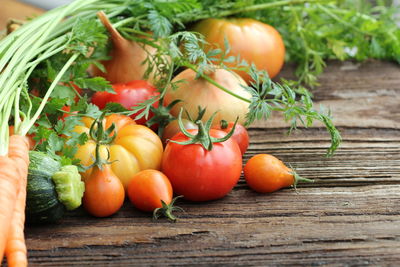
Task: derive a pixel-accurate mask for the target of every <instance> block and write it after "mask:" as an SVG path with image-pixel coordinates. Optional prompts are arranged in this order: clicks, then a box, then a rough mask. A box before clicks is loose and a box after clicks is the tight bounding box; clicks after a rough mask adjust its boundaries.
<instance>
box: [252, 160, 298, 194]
mask: <svg viewBox="0 0 400 267" xmlns="http://www.w3.org/2000/svg"><path fill="white" fill-rule="evenodd" d="M291 172H292V170H291V169H290V168H288V167H287V166H286V165H285V164H284V163H283V162H282V161H281V160H279V159H277V158H276V157H274V156H272V155H269V154H258V155H255V156H253V157H252V158H250V159H249V160H248V161H247V162H246V164H245V166H244V177H245V180H246V183H247V184H248V186H249V187H250V188H251V189H253V190H254V191H256V192H259V193H272V192H275V191H277V190H279V189H281V188H284V187H289V186H291V185H293V183H294V182H295V180H294V176H293V174H292V173H291Z"/></svg>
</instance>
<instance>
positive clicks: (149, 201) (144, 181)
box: [127, 170, 172, 212]
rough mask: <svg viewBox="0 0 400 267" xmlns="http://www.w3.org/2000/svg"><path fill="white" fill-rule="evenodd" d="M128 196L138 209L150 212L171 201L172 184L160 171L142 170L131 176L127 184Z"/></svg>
mask: <svg viewBox="0 0 400 267" xmlns="http://www.w3.org/2000/svg"><path fill="white" fill-rule="evenodd" d="M127 193H128V197H129V200H130V201H131V203H132V204H133V205H134V206H135V207H136V208H137V209H139V210H142V211H148V212H152V211H154V210H155V209H157V208H161V207H162V204H161V200H162V201H164V202H165V204H167V205H168V204H170V203H171V201H172V185H171V182H170V181H169V180H168V178H167V176H165V175H164V174H163V173H162V172H160V171H157V170H143V171H140V172H138V173H137V174H135V175H134V177H132V179H131V181H130V183H129V185H128V191H127Z"/></svg>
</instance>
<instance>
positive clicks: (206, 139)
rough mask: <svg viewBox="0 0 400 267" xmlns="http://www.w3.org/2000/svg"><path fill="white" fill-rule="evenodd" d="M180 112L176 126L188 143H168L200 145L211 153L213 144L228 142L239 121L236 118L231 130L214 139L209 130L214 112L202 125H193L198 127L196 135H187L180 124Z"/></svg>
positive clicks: (181, 123) (198, 121)
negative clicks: (177, 125)
mask: <svg viewBox="0 0 400 267" xmlns="http://www.w3.org/2000/svg"><path fill="white" fill-rule="evenodd" d="M182 112H183V109H181V111H180V112H179V116H178V124H179V128H180V130H181V132H182V133H183V134H184V135H185V136H186V137H188V138H189V140H188V141H185V142H178V141H175V140H170V142H173V143H176V144H180V145H191V144H201V145H202V146H203V147H204V148H205V149H207V150H208V151H211V150H212V148H213V143H222V142H225V141H226V140H228V139H229V138H230V137H231V136H232V135H233V133H234V131H235V127H236V124H237V121H238V119H239V117H238V118H236V121H235V124H234V125H233V127H232V130H231V131H230V132H229V133H228V134H227V135H225V136H224V137H221V138H215V137H212V136H210V129H211V126H212V122H213V120H214V117H215V115H216V114H217V112H214V113H213V114H212V116H211V117H210V119H209V120H208V121H207V122H206V123H205V124H203V122H202V121H201V120H197V121H196V122H195V123H196V125H197V126H198V131H197V133H196V135H194V134H191V133H189V132H188V131H187V130H186V129H185V126H184V125H183V122H182Z"/></svg>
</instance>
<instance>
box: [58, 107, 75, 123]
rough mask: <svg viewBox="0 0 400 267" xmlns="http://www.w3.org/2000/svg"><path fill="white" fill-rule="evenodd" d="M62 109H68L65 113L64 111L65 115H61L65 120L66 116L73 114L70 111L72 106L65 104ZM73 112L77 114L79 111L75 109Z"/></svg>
mask: <svg viewBox="0 0 400 267" xmlns="http://www.w3.org/2000/svg"><path fill="white" fill-rule="evenodd" d="M61 109H62V110H63V111H66V112H65V113H63V115H62V117H61V119H62V120H63V121H64V120H65V118H67V117H69V116H71V114H70V113H68V112H71V107H70V106H63V107H62V108H61ZM72 113H74V114H77V113H78V111H74V112H72Z"/></svg>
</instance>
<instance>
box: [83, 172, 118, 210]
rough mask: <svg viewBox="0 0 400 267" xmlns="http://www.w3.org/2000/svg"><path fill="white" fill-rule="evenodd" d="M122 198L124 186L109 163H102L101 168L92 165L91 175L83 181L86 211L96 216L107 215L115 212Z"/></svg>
mask: <svg viewBox="0 0 400 267" xmlns="http://www.w3.org/2000/svg"><path fill="white" fill-rule="evenodd" d="M124 200H125V190H124V186H123V185H122V183H121V181H120V180H119V179H118V177H117V176H115V174H114V173H113V172H112V170H111V167H110V165H103V169H102V170H100V169H99V168H98V167H96V166H95V167H93V171H92V173H91V176H90V177H89V179H88V180H87V181H85V193H84V195H83V206H84V208H85V209H86V211H88V212H89V213H90V214H91V215H93V216H96V217H107V216H110V215H112V214H114V213H116V212H117V211H118V210H119V209H120V208H121V206H122V204H123V203H124Z"/></svg>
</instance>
